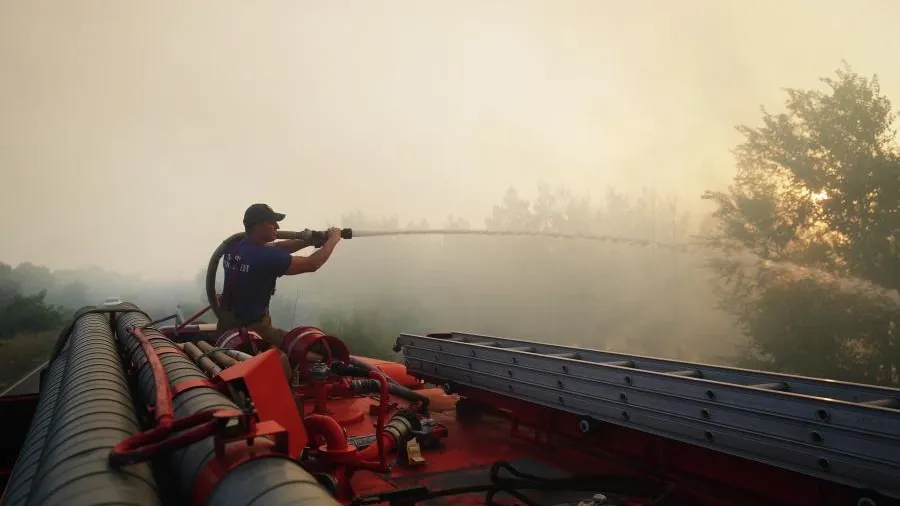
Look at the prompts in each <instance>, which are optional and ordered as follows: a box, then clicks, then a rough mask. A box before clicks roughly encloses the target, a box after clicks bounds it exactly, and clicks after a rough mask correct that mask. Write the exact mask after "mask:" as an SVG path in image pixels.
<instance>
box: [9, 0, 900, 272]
mask: <svg viewBox="0 0 900 506" xmlns="http://www.w3.org/2000/svg"><path fill="white" fill-rule="evenodd" d="M897 14H900V4H896V3H889V2H886V1H868V2H859V3H854V4H852V6H851V4H849V3H848V2H838V1H826V2H812V1H795V2H790V3H782V2H774V1H759V2H753V3H752V4H751V3H744V4H737V3H722V2H714V1H692V2H687V1H686V2H677V3H675V2H673V3H665V2H647V1H645V2H632V3H630V4H628V5H620V4H613V3H610V2H599V1H581V2H575V1H559V2H539V1H516V2H500V1H456V2H452V3H450V2H418V1H412V0H409V1H384V2H378V3H377V4H376V3H368V2H361V1H360V2H342V3H340V4H334V3H325V2H313V1H305V2H300V1H295V2H253V3H249V4H248V3H239V2H216V3H215V4H213V3H198V2H172V1H169V2H153V3H142V4H138V3H121V2H111V1H108V2H99V1H94V2H91V1H84V2H46V1H29V2H6V3H4V4H2V6H0V70H2V75H3V79H0V167H2V170H3V181H4V184H3V185H2V186H0V199H2V201H3V203H2V206H3V211H4V212H3V213H2V216H0V227H2V229H3V230H4V231H5V233H6V236H7V240H6V241H4V242H3V244H0V261H3V262H6V263H11V264H13V265H15V264H17V263H20V262H23V261H30V262H33V263H35V264H39V265H46V266H48V267H51V268H53V269H65V268H72V267H79V266H83V265H90V264H93V265H98V266H101V267H103V268H104V269H108V270H111V271H115V272H120V273H123V274H139V275H141V276H142V277H144V278H147V279H171V278H190V277H193V276H194V275H195V274H196V273H197V272H198V271H199V270H200V269H202V268H204V266H205V263H206V261H207V259H208V257H209V255H210V254H211V253H212V251H213V250H214V249H215V248H216V246H217V245H218V244H219V241H220V240H222V239H223V238H224V237H226V236H228V235H229V234H231V233H232V232H235V231H238V230H240V220H241V214H242V212H243V210H244V208H245V207H246V206H247V205H248V204H250V203H252V202H258V201H263V202H268V203H270V204H271V205H272V206H274V207H275V208H277V209H279V210H282V211H283V212H286V213H287V214H288V219H287V220H286V222H285V223H284V228H286V229H302V228H306V227H309V228H321V227H324V226H326V225H327V224H329V223H332V224H338V225H341V223H338V222H339V220H340V218H341V216H342V215H343V214H345V213H348V212H352V211H354V210H357V209H358V210H360V211H362V212H363V213H364V214H365V215H366V216H372V217H379V216H394V215H396V216H398V217H399V218H400V220H401V222H406V221H412V220H419V219H422V218H424V219H427V220H429V222H430V223H431V225H432V226H436V227H437V226H441V225H443V224H444V222H445V219H446V217H447V216H450V215H453V216H457V217H462V218H465V219H467V220H469V222H470V223H472V225H473V227H479V226H481V224H482V223H483V220H484V218H486V217H487V216H488V215H489V214H490V212H491V208H492V206H493V205H495V204H497V203H498V202H499V201H500V200H501V199H502V197H503V194H504V192H505V191H506V189H507V188H508V187H510V186H515V187H516V188H517V189H518V190H519V191H520V192H521V193H522V194H523V195H526V196H529V195H533V193H534V191H535V189H536V187H537V184H538V183H539V182H546V183H548V184H550V185H551V186H553V187H562V188H566V189H569V190H571V191H573V192H575V193H583V194H588V193H590V194H592V195H593V196H594V197H601V196H602V192H603V191H605V189H606V188H607V187H608V186H612V187H614V188H616V189H618V190H620V191H623V192H637V191H639V190H640V189H641V188H643V187H647V188H650V189H653V190H656V191H658V192H660V193H663V194H665V193H670V194H672V195H675V196H677V197H678V199H679V201H680V204H681V205H682V206H684V207H685V208H688V209H690V210H697V209H700V206H701V205H702V204H701V202H700V200H699V196H700V194H701V193H702V192H703V190H706V189H719V188H722V187H724V186H725V185H727V184H728V183H729V181H730V179H731V177H732V176H733V174H734V164H733V161H732V158H731V154H730V152H729V150H731V149H732V148H733V147H734V146H735V144H736V142H737V141H738V140H739V137H738V134H737V133H736V132H735V130H734V126H735V125H737V124H741V123H747V124H750V125H756V124H758V122H759V118H760V110H759V107H760V106H761V105H765V106H767V107H768V108H769V109H770V110H777V109H778V108H779V107H780V105H781V103H782V102H783V99H784V93H783V88H785V87H799V88H809V87H815V86H816V85H817V84H818V81H817V79H818V78H819V77H821V76H824V75H829V74H830V73H831V72H832V71H833V70H834V69H836V68H838V67H839V66H840V65H841V60H842V59H843V60H847V61H848V62H849V63H850V64H851V65H852V66H853V68H854V69H855V70H857V71H859V72H861V73H863V74H865V75H871V74H873V73H876V74H878V75H879V77H880V79H881V82H882V88H883V90H884V91H885V93H886V94H887V95H888V96H889V97H898V96H900V69H898V68H896V66H892V65H890V64H889V62H890V61H891V59H890V57H891V56H892V55H893V54H894V53H896V52H897V51H896V50H897V49H900V39H897V37H896V36H895V35H894V34H893V32H892V31H890V30H889V23H891V21H892V20H893V19H896V15H897ZM367 244H368V245H367ZM369 247H371V243H354V242H347V243H345V244H343V245H342V246H341V248H369ZM340 254H341V253H340V251H338V252H337V253H336V255H338V256H339V255H340Z"/></svg>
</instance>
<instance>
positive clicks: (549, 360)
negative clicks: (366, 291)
mask: <svg viewBox="0 0 900 506" xmlns="http://www.w3.org/2000/svg"><path fill="white" fill-rule="evenodd" d="M415 341H416V342H415V344H416V345H415V346H406V348H405V350H404V353H405V354H407V356H408V354H409V353H414V352H415V350H426V351H428V352H430V353H432V354H435V355H436V354H440V353H448V354H452V355H456V356H459V357H466V358H480V359H484V360H491V361H494V362H497V363H504V364H510V365H513V364H519V365H522V366H523V367H527V368H530V369H535V370H541V371H545V372H550V373H555V374H560V375H562V377H566V376H573V377H581V378H586V379H589V380H594V381H601V382H607V383H610V384H615V385H622V386H628V387H632V388H638V389H644V390H652V391H656V392H660V393H664V394H668V395H671V396H676V397H681V398H685V399H695V400H702V399H708V400H714V401H716V402H718V403H722V404H731V405H736V406H744V407H746V408H748V409H755V410H758V411H766V412H769V413H773V414H780V415H781V416H789V417H794V418H798V419H803V420H807V421H809V422H810V423H828V424H831V425H835V426H842V427H844V428H845V429H846V430H863V431H866V432H868V433H882V434H886V435H888V436H891V437H900V416H898V411H897V410H894V409H890V408H884V407H880V406H871V405H864V404H855V403H848V402H845V401H841V400H835V399H828V398H819V397H811V396H805V395H802V394H796V393H793V392H779V391H770V390H761V389H755V388H750V387H746V386H742V385H735V384H730V383H719V382H715V381H711V380H706V379H701V378H691V377H685V376H674V375H668V374H664V373H659V372H654V371H646V370H639V369H631V368H626V367H619V366H615V365H606V364H599V363H593V362H583V361H578V360H572V359H566V358H559V357H548V356H545V355H538V354H534V353H524V352H519V351H511V350H504V349H502V348H492V347H473V346H471V345H467V344H465V343H457V342H446V341H444V342H441V343H436V342H434V341H433V340H432V341H429V338H423V337H418V338H415ZM438 348H440V349H438ZM435 361H436V362H437V361H439V360H437V359H436V360H435Z"/></svg>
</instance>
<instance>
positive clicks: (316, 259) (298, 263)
mask: <svg viewBox="0 0 900 506" xmlns="http://www.w3.org/2000/svg"><path fill="white" fill-rule="evenodd" d="M340 240H341V230H340V229H338V228H332V229H329V230H328V239H327V240H326V241H325V244H324V245H323V246H322V247H321V248H319V249H318V250H316V251H315V252H314V253H313V254H311V255H309V256H308V257H300V256H297V257H291V265H290V266H289V267H288V268H287V271H286V272H285V274H287V275H288V276H290V275H293V274H302V273H304V272H316V271H317V270H319V267H322V266H323V265H325V262H327V261H328V258H329V257H330V256H331V252H332V251H334V247H335V246H337V243H338V242H339V241H340Z"/></svg>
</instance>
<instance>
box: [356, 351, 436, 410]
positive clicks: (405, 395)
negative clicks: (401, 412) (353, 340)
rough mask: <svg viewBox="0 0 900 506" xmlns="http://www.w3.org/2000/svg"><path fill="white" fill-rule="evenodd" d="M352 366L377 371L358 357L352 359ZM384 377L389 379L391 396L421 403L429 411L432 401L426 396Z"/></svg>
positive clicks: (385, 375)
mask: <svg viewBox="0 0 900 506" xmlns="http://www.w3.org/2000/svg"><path fill="white" fill-rule="evenodd" d="M350 365H351V366H354V367H359V368H361V369H364V370H365V371H367V372H369V371H377V369H375V368H374V367H372V366H371V365H370V364H368V363H366V362H364V361H362V360H359V359H358V358H356V357H350ZM382 374H384V373H382ZM384 377H385V378H387V380H388V391H389V392H390V393H391V394H393V395H396V396H397V397H400V398H401V399H405V400H407V401H409V402H420V403H422V409H424V410H427V409H428V404H429V401H430V399H429V398H428V397H425V396H424V395H422V394H420V393H418V392H415V391H413V390H411V389H409V388H407V387H405V386H403V385H401V384H400V383H397V381H396V380H394V378H391V377H390V376H388V375H387V374H384ZM372 381H375V380H372ZM376 383H377V382H376Z"/></svg>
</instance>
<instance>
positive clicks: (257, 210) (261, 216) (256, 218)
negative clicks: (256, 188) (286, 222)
mask: <svg viewBox="0 0 900 506" xmlns="http://www.w3.org/2000/svg"><path fill="white" fill-rule="evenodd" d="M284 216H285V215H284V214H283V213H276V212H275V211H274V210H273V209H272V208H271V207H269V206H268V205H266V204H253V205H252V206H250V207H248V208H247V210H246V211H244V227H245V228H250V227H252V226H253V225H256V224H258V223H265V222H267V221H281V220H283V219H284Z"/></svg>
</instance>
